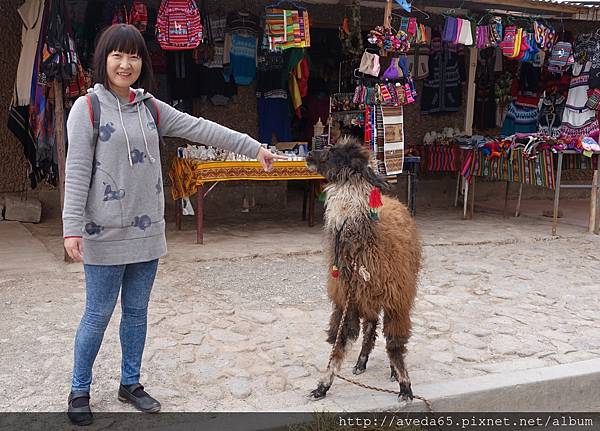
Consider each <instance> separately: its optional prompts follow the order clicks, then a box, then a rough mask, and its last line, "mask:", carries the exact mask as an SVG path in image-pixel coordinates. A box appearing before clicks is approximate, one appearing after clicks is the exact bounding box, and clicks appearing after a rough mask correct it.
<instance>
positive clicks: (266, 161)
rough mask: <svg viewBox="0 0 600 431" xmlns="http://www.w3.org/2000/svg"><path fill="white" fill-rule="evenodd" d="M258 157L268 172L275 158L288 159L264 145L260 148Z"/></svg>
mask: <svg viewBox="0 0 600 431" xmlns="http://www.w3.org/2000/svg"><path fill="white" fill-rule="evenodd" d="M256 158H257V159H258V161H259V162H260V164H261V165H262V167H263V169H264V170H265V171H266V172H269V171H270V170H271V169H272V168H273V162H274V161H275V160H287V157H285V156H280V155H278V154H273V153H272V152H270V151H269V150H265V149H264V148H263V147H260V150H258V154H257V155H256Z"/></svg>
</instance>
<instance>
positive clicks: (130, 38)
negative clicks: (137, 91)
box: [94, 24, 154, 90]
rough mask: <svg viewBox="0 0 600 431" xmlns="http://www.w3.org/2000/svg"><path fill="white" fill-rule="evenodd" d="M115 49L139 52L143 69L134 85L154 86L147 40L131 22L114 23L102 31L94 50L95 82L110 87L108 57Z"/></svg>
mask: <svg viewBox="0 0 600 431" xmlns="http://www.w3.org/2000/svg"><path fill="white" fill-rule="evenodd" d="M113 51H119V52H122V53H125V54H137V55H138V56H139V57H140V59H141V60H142V71H141V73H140V77H139V78H138V79H137V81H136V82H134V84H133V86H134V87H135V88H143V89H145V90H152V89H153V88H154V74H153V72H152V63H151V61H150V54H149V53H148V47H147V46H146V41H144V37H143V36H142V33H140V31H139V30H138V29H137V28H135V27H134V26H132V25H129V24H114V25H111V26H110V27H108V28H107V29H106V30H104V32H102V35H101V36H100V38H99V39H98V43H97V44H96V49H95V51H94V82H96V83H99V84H102V85H104V87H105V88H106V89H109V88H110V82H109V80H108V75H107V74H106V59H107V58H108V55H109V54H110V53H111V52H113Z"/></svg>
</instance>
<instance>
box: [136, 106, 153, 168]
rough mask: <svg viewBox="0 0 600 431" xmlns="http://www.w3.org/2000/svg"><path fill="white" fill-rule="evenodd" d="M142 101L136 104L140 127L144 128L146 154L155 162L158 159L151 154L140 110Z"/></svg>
mask: <svg viewBox="0 0 600 431" xmlns="http://www.w3.org/2000/svg"><path fill="white" fill-rule="evenodd" d="M140 103H141V102H138V103H136V104H135V106H136V108H137V113H138V118H139V120H140V128H141V129H142V137H143V138H144V145H145V146H146V154H148V158H149V159H150V163H154V162H155V161H156V159H155V158H154V156H152V154H150V150H149V149H148V140H147V139H146V132H144V123H143V122H142V113H141V111H140ZM146 118H147V117H146Z"/></svg>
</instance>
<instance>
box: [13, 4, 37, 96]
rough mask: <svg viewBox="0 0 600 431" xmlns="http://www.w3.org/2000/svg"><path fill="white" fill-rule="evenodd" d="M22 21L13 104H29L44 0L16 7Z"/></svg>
mask: <svg viewBox="0 0 600 431" xmlns="http://www.w3.org/2000/svg"><path fill="white" fill-rule="evenodd" d="M18 12H19V16H20V17H21V20H22V21H23V29H22V31H21V56H20V57H19V66H18V68H17V75H16V78H15V94H14V101H13V105H14V106H26V105H29V102H30V100H31V80H32V76H33V66H34V61H35V52H36V50H37V46H38V41H39V38H40V30H41V28H42V17H43V14H44V0H27V1H26V2H25V3H23V5H21V7H19V9H18Z"/></svg>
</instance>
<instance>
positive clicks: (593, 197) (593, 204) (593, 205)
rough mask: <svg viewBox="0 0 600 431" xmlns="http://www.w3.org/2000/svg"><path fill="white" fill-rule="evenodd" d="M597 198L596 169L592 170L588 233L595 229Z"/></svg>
mask: <svg viewBox="0 0 600 431" xmlns="http://www.w3.org/2000/svg"><path fill="white" fill-rule="evenodd" d="M597 200H598V169H597V168H596V169H595V170H594V179H593V180H592V192H591V194H590V221H589V225H588V231H589V233H594V231H595V230H596V215H597V211H596V205H597Z"/></svg>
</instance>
